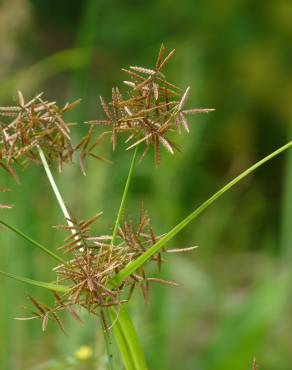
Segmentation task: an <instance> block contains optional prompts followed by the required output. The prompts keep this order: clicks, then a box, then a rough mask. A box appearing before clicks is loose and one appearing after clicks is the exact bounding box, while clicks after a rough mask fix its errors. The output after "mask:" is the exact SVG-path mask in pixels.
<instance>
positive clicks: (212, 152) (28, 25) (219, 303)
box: [0, 0, 292, 370]
mask: <svg viewBox="0 0 292 370" xmlns="http://www.w3.org/2000/svg"><path fill="white" fill-rule="evenodd" d="M162 41H163V42H164V43H165V45H166V47H167V48H168V49H169V50H170V49H172V48H175V49H176V55H175V57H174V58H173V61H172V62H171V63H170V64H169V66H168V69H167V72H168V76H169V79H170V80H172V81H174V82H176V83H177V84H178V85H179V86H181V87H184V88H185V87H186V86H188V85H190V86H191V87H192V90H191V96H190V99H189V106H190V107H210V108H211V107H215V108H216V112H215V113H212V114H209V115H207V116H206V115H205V116H196V117H193V119H192V122H191V133H190V135H188V136H187V135H183V136H181V137H179V138H178V142H179V143H180V144H181V146H182V147H183V151H182V153H177V155H176V156H175V157H174V158H172V157H170V156H169V155H168V153H163V158H162V164H161V166H160V167H159V169H155V168H154V164H153V159H152V158H147V159H146V160H145V161H144V162H143V163H142V164H140V165H138V166H137V169H136V172H135V176H134V179H133V183H132V186H131V193H130V197H129V199H128V202H127V212H128V214H130V215H132V216H133V217H134V218H135V217H136V214H137V209H138V207H139V204H140V203H141V201H142V200H143V201H144V204H145V207H146V208H147V209H148V210H149V213H150V215H151V217H152V220H153V224H154V229H155V230H156V231H157V233H163V232H166V231H168V230H169V229H170V228H171V227H172V226H174V225H175V224H176V223H177V222H178V221H180V220H181V219H182V218H183V217H184V216H185V215H186V214H187V213H188V212H190V211H191V210H192V209H194V207H195V206H197V205H199V204H200V203H201V202H202V201H204V200H205V199H206V198H207V197H208V196H210V195H211V194H212V193H213V192H215V191H216V190H217V189H218V188H220V187H221V186H223V185H224V184H225V183H226V182H227V181H228V180H229V179H231V178H232V177H234V176H235V175H237V174H239V173H240V172H241V171H242V170H243V169H245V168H247V167H248V166H249V165H251V164H252V163H254V162H256V161H257V160H259V159H260V158H261V157H263V156H264V155H265V154H268V153H269V152H271V151H273V150H274V149H276V148H277V147H279V146H281V145H282V144H284V143H285V142H286V141H288V140H290V138H291V131H292V125H291V123H292V108H291V101H292V72H291V71H292V68H291V67H292V62H291V60H292V46H291V45H292V43H291V41H292V2H291V1H290V0H269V1H262V0H259V1H251V0H233V1H231V0H220V1H219V0H213V1H211V0H185V1H175V0H159V1H153V0H148V1H145V0H144V1H142V0H124V1H122V0H120V1H118V0H116V1H114V0H107V1H105V0H100V1H98V0H83V1H81V0H75V1H65V0H50V1H49V0H6V1H4V0H2V1H0V78H1V83H0V100H1V103H0V105H5V104H13V99H15V97H16V90H17V89H20V90H22V91H23V93H24V95H25V96H27V97H31V96H32V95H34V94H35V93H36V92H40V91H45V93H46V96H47V97H48V99H50V100H57V101H58V103H60V104H61V103H64V102H66V101H67V100H74V99H77V98H79V97H81V98H82V99H83V101H82V104H81V105H80V106H79V107H78V108H77V109H76V110H75V112H72V113H71V116H70V120H72V121H75V122H80V123H82V121H83V120H88V119H94V118H97V117H98V116H100V114H101V112H100V109H99V108H98V96H99V95H103V96H105V97H109V95H110V89H111V87H112V86H115V85H120V84H121V82H122V81H123V79H125V76H124V74H123V72H122V71H121V70H120V68H121V67H127V66H128V65H144V66H146V67H150V68H151V67H152V66H153V64H154V60H155V56H156V54H157V51H158V49H159V46H160V44H161V42H162ZM80 127H81V128H80V129H79V132H78V133H76V139H78V137H77V136H78V135H81V133H82V124H80ZM101 153H103V154H105V155H107V156H108V157H112V158H111V159H113V160H114V164H113V165H112V166H109V165H105V164H103V163H100V162H96V161H90V163H89V164H88V174H87V176H86V177H83V176H82V175H81V174H80V170H79V169H78V166H69V167H66V168H65V169H64V172H63V173H62V174H61V175H58V176H57V181H58V184H59V185H60V188H61V190H62V192H63V194H64V197H65V199H66V202H67V204H68V205H69V207H70V208H71V209H72V210H73V211H74V212H75V214H76V215H77V216H78V217H80V218H88V217H90V216H91V215H93V214H94V213H96V212H98V211H100V210H103V211H104V216H103V218H102V220H101V221H100V222H99V223H98V224H97V225H96V227H95V231H96V232H100V233H105V230H107V227H108V226H109V225H111V224H112V223H113V220H114V215H115V212H116V210H117V207H118V204H119V199H120V196H121V192H122V187H123V184H124V181H125V176H126V172H127V168H128V163H129V161H130V153H128V152H126V153H125V152H124V151H123V149H122V148H120V149H119V150H118V151H117V152H116V153H115V154H114V155H112V154H111V153H110V152H109V149H108V146H106V145H105V146H102V147H101ZM20 176H21V182H22V184H21V186H18V185H16V184H14V183H13V181H12V180H11V179H10V178H8V177H7V176H6V175H5V174H4V173H3V171H2V172H1V187H9V188H10V189H11V192H9V193H5V194H1V203H5V202H8V203H12V204H14V205H15V207H14V208H13V209H12V210H1V218H2V219H4V220H7V221H9V222H10V223H11V224H12V225H15V226H16V227H18V228H20V229H22V230H24V231H26V233H27V234H29V235H31V236H32V237H33V238H35V239H37V240H39V241H40V242H43V243H44V244H46V245H49V246H51V247H52V248H55V247H57V246H58V245H60V243H61V242H62V238H63V236H64V235H62V233H61V232H57V231H55V230H53V229H52V225H55V224H58V223H61V222H62V215H61V214H60V211H59V209H58V208H57V206H56V204H55V200H54V198H53V195H52V192H51V190H50V188H49V187H48V184H47V182H46V178H45V176H44V173H43V171H42V169H41V168H33V167H30V168H28V169H27V171H25V172H23V173H21V174H20ZM291 217H292V153H291V152H290V153H287V154H285V155H284V156H282V157H281V158H277V159H275V160H273V161H272V162H271V163H268V164H267V165H266V166H265V167H264V168H261V169H260V170H258V171H257V172H256V173H255V174H254V175H252V176H251V177H249V178H248V179H247V180H245V181H244V182H243V183H241V184H240V185H239V186H237V187H236V189H234V190H232V191H231V192H230V193H228V194H226V195H225V196H224V197H223V198H222V199H221V200H220V201H218V202H217V203H216V204H215V205H213V206H212V207H211V208H210V209H208V210H207V211H206V212H205V213H204V214H203V215H202V216H201V217H200V218H199V219H198V220H196V221H195V222H194V223H192V224H191V225H190V226H189V227H188V228H187V229H185V230H184V231H183V232H182V233H181V234H180V235H178V237H177V238H176V241H175V242H172V243H171V244H172V245H173V246H189V245H199V246H200V248H199V249H198V250H196V251H195V252H193V253H192V254H189V255H183V256H181V255H180V256H178V255H176V256H171V257H169V258H168V263H167V264H166V265H164V267H163V272H162V276H163V277H165V278H168V279H174V280H175V281H177V282H179V284H180V287H179V288H167V287H159V286H153V287H152V289H151V294H150V299H149V303H148V304H146V305H145V304H144V302H143V300H142V299H141V294H140V293H139V292H137V294H136V295H135V299H134V300H133V301H134V303H132V307H131V309H132V315H133V317H134V321H135V323H136V326H137V330H138V333H139V335H140V337H141V338H142V342H143V345H144V348H145V351H146V356H147V360H148V362H149V368H150V369H154V370H177V369H184V370H234V369H236V370H244V369H251V363H252V358H253V356H256V357H257V359H258V363H259V364H260V367H259V369H265V370H276V369H277V370H279V369H281V370H288V369H291V363H292V351H291V343H292V299H291V287H292V284H291V282H292V273H291V263H292V253H291V247H292V243H291V242H292V224H291ZM0 238H1V258H0V260H1V266H0V268H1V269H3V270H5V271H9V272H12V273H17V274H19V275H24V276H27V277H31V278H35V279H39V280H46V281H48V280H50V279H53V274H52V272H51V268H52V267H53V265H52V263H51V261H50V260H48V258H47V257H46V256H42V255H41V254H40V253H39V252H38V251H34V250H32V249H30V248H27V247H26V245H24V244H25V243H24V242H23V241H22V240H20V239H19V238H18V237H17V236H15V235H13V234H12V233H11V232H9V231H1V235H0ZM28 292H30V293H32V294H33V295H34V296H35V297H37V298H39V299H40V300H42V299H43V300H49V299H50V298H49V297H48V296H47V292H43V291H41V290H39V289H35V290H33V289H32V288H30V287H28V286H25V285H23V284H20V283H17V282H15V281H10V280H6V279H4V278H1V279H0V293H1V295H0V297H1V298H0V369H1V370H2V369H3V370H28V369H74V370H75V369H78V370H79V369H90V370H91V369H97V368H100V369H101V368H102V366H101V367H97V365H96V363H97V360H96V358H95V357H92V358H90V359H89V360H88V361H83V362H82V361H80V362H78V361H77V360H76V356H75V355H74V353H75V351H76V350H77V349H78V348H79V347H80V346H81V345H89V346H90V347H91V348H92V349H93V351H94V353H97V354H96V356H97V355H98V350H97V347H98V346H99V341H100V338H97V339H96V331H97V330H98V329H99V327H98V325H97V324H96V322H95V321H94V319H93V318H90V317H88V316H86V315H84V320H85V324H84V325H80V324H76V323H74V322H72V320H70V319H66V318H65V326H66V328H67V333H68V335H67V336H64V335H63V334H62V333H61V332H60V331H59V330H58V329H57V328H55V327H54V326H53V325H51V326H49V328H48V331H47V332H46V333H44V334H43V333H42V332H41V327H40V323H39V322H34V321H28V322H19V321H15V320H14V317H19V316H22V315H23V314H24V312H23V310H22V308H21V307H22V306H23V305H25V304H26V294H27V293H28ZM76 361H77V362H76ZM102 361H103V359H101V361H100V363H102ZM94 363H95V364H94Z"/></svg>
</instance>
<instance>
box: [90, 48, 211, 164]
mask: <svg viewBox="0 0 292 370" xmlns="http://www.w3.org/2000/svg"><path fill="white" fill-rule="evenodd" d="M173 54H174V50H172V51H171V52H170V53H169V54H168V55H166V56H165V48H164V45H163V44H162V45H161V47H160V50H159V53H158V57H157V60H156V64H155V68H154V69H149V68H144V67H137V66H130V67H129V68H128V69H123V71H124V72H126V74H127V75H128V77H129V80H127V81H124V84H125V85H126V86H127V87H128V90H127V91H126V93H125V94H124V95H125V96H126V98H124V95H123V94H122V93H121V89H119V88H117V87H116V88H113V89H112V98H111V101H110V102H109V103H107V102H105V100H104V99H103V98H102V97H100V103H101V107H102V110H103V112H104V115H105V118H103V119H97V120H91V121H88V122H86V123H88V124H90V125H91V126H108V127H109V128H110V131H106V132H104V133H103V134H111V142H112V146H113V150H114V149H115V148H116V145H117V136H118V134H120V133H127V134H128V136H127V139H126V143H127V144H128V147H127V150H128V149H132V148H134V147H136V146H137V145H140V144H142V143H144V144H145V149H144V152H143V153H142V158H143V157H144V156H145V155H146V154H147V153H148V151H149V148H150V147H151V146H153V147H154V153H155V163H156V165H158V164H159V162H160V148H161V146H162V147H164V148H165V149H166V150H167V151H168V152H169V153H171V154H174V150H175V149H178V146H177V144H176V143H175V142H174V141H173V140H171V139H170V137H169V133H170V132H171V131H175V130H177V131H179V132H181V128H182V127H183V128H184V129H185V130H186V131H187V132H189V126H188V121H187V116H188V115H191V114H199V113H208V112H211V111H213V110H214V109H205V108H203V109H201V108H199V109H185V104H186V102H187V98H188V95H189V91H190V88H189V87H188V88H187V89H186V90H185V91H183V90H181V89H180V88H179V87H178V86H176V85H174V84H172V83H170V82H169V81H168V80H167V78H166V76H165V75H164V73H162V70H163V68H164V67H165V65H166V64H167V63H168V62H169V60H170V59H171V58H172V56H173Z"/></svg>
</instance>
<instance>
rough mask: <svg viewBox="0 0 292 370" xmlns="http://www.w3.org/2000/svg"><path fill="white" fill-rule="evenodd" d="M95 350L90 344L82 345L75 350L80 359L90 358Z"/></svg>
mask: <svg viewBox="0 0 292 370" xmlns="http://www.w3.org/2000/svg"><path fill="white" fill-rule="evenodd" d="M92 354H93V351H92V348H91V347H89V346H81V347H79V348H78V350H77V351H76V352H75V357H76V358H77V359H78V360H80V361H86V360H89V359H90V358H91V357H92Z"/></svg>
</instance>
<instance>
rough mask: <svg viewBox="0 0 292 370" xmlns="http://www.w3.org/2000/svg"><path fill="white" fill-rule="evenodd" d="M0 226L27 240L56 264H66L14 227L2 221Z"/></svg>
mask: <svg viewBox="0 0 292 370" xmlns="http://www.w3.org/2000/svg"><path fill="white" fill-rule="evenodd" d="M0 224H2V225H3V226H5V227H7V228H8V229H10V230H11V231H13V232H15V233H16V234H18V235H19V236H21V237H22V238H23V239H25V240H27V241H28V242H30V243H31V244H33V245H34V246H35V247H37V248H39V249H40V250H42V251H43V252H45V253H47V254H48V255H49V256H50V257H52V258H54V259H55V260H57V261H58V262H61V263H67V262H66V261H65V260H64V259H63V258H61V257H59V256H58V255H57V254H55V253H54V252H52V251H50V250H49V249H48V248H47V247H45V246H44V245H42V244H40V243H39V242H37V241H35V240H33V239H32V238H30V237H29V236H28V235H26V234H24V233H23V232H22V231H20V230H18V229H16V228H15V227H14V226H11V225H9V224H8V223H7V222H5V221H2V220H0Z"/></svg>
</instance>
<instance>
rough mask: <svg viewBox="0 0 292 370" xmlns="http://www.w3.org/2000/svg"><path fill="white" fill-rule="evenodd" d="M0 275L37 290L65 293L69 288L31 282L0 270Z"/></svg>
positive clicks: (41, 282)
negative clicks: (34, 287)
mask: <svg viewBox="0 0 292 370" xmlns="http://www.w3.org/2000/svg"><path fill="white" fill-rule="evenodd" d="M0 274H1V275H4V276H6V277H9V278H11V279H14V280H18V281H21V282H22V283H26V284H29V285H33V286H37V287H39V288H44V289H48V290H53V291H55V292H60V293H67V292H68V290H69V288H68V287H67V286H65V285H57V284H53V283H47V282H43V281H38V280H33V279H29V278H26V277H23V276H18V275H14V274H10V273H9V272H5V271H2V270H0Z"/></svg>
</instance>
